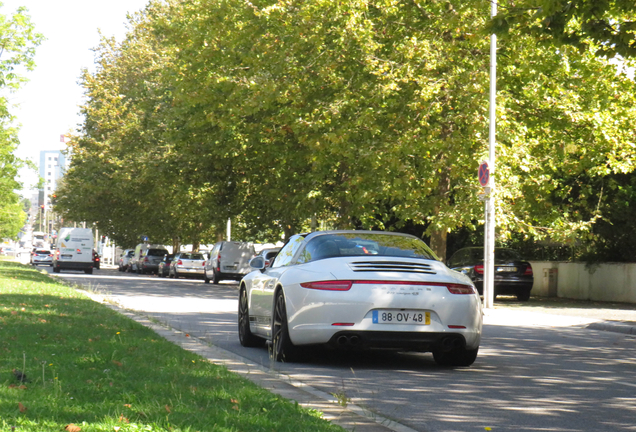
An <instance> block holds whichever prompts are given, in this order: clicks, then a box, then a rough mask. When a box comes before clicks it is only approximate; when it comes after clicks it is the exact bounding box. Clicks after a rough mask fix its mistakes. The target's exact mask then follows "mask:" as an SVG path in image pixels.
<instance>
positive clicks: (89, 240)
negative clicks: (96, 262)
mask: <svg viewBox="0 0 636 432" xmlns="http://www.w3.org/2000/svg"><path fill="white" fill-rule="evenodd" d="M60 270H84V273H86V274H92V273H93V231H91V230H90V229H89V228H62V229H60V232H59V233H58V236H57V247H56V250H55V253H54V254H53V271H54V272H55V273H59V272H60Z"/></svg>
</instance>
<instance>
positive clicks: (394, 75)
mask: <svg viewBox="0 0 636 432" xmlns="http://www.w3.org/2000/svg"><path fill="white" fill-rule="evenodd" d="M488 4H489V3H488V2H487V1H482V0H476V1H470V2H466V1H460V0H456V1H450V2H444V3H441V2H430V1H425V0H412V1H408V2H402V1H397V0H373V1H371V0H356V1H349V2H333V1H331V0H312V1H300V0H285V1H283V0H280V1H271V0H268V1H252V2H244V1H237V0H197V1H191V2H180V1H176V0H174V1H165V2H156V3H151V4H150V5H149V6H148V8H147V9H146V10H145V11H144V12H143V13H140V14H138V15H136V16H135V17H134V19H133V20H131V22H130V26H131V31H130V33H129V35H128V37H127V38H126V39H125V40H124V41H123V42H122V43H120V44H118V43H116V42H115V41H112V40H104V41H103V42H102V45H101V46H100V47H99V48H98V50H97V52H98V60H99V69H98V71H97V72H96V73H95V74H92V75H91V74H88V73H86V74H85V75H84V80H83V85H84V87H85V88H86V93H87V96H88V98H87V103H86V105H85V106H84V108H83V112H84V114H85V121H84V123H83V124H82V128H81V130H80V131H79V132H80V133H79V134H77V136H76V137H74V139H73V141H72V142H71V144H70V145H71V150H72V153H73V160H72V165H71V168H70V170H69V172H68V173H67V175H66V179H65V184H64V186H63V188H62V191H61V193H58V195H59V196H60V197H61V198H60V199H58V210H61V211H62V212H64V213H65V214H66V215H67V216H68V217H71V218H72V219H75V220H87V221H94V222H97V223H98V225H99V226H100V230H102V231H103V232H104V230H105V232H109V233H110V234H111V235H112V236H113V237H114V238H115V239H119V241H120V242H128V243H131V242H134V239H135V238H138V236H139V235H140V234H150V235H151V237H153V238H154V239H156V240H157V241H169V240H170V239H174V238H175V237H178V238H179V239H182V240H184V241H185V239H188V241H189V242H192V243H196V244H198V242H208V241H211V240H214V239H215V238H216V236H217V234H218V233H219V232H222V230H223V228H224V226H225V221H226V220H227V218H232V220H233V221H234V227H236V228H238V236H239V237H240V236H242V237H244V238H249V239H256V238H258V239H267V240H276V239H278V238H279V236H280V235H281V234H284V235H286V236H288V235H290V234H292V233H294V232H298V231H300V230H306V229H309V226H310V223H311V222H310V221H311V220H312V218H314V219H315V220H317V221H318V222H319V223H321V225H322V226H329V227H339V228H352V227H355V228H381V229H385V228H386V229H401V228H403V227H404V226H405V224H407V223H408V224H415V225H420V226H422V227H423V229H424V230H425V231H424V232H425V235H426V236H428V237H430V239H431V244H432V247H433V248H434V250H435V251H436V252H437V253H438V254H439V255H440V256H442V257H443V256H444V255H445V253H446V250H445V249H446V236H447V234H448V233H449V232H453V231H454V230H459V229H462V228H467V229H476V227H477V226H479V225H480V224H481V223H483V205H482V204H481V202H480V201H479V200H478V198H477V194H478V193H479V191H480V188H479V186H478V182H477V180H476V172H477V166H478V164H479V162H480V161H481V160H483V159H484V158H486V155H487V153H488V142H487V141H488V136H487V134H488V118H487V116H488V81H489V79H488V70H489V67H488V65H489V44H488V39H487V37H486V36H485V32H484V30H485V29H486V28H487V26H488V23H489V20H490V17H489V8H488ZM498 63H499V71H500V75H499V83H498V86H499V93H498V107H497V120H498V150H497V152H498V165H497V171H496V173H495V175H496V179H497V185H498V189H497V192H496V193H497V198H498V200H497V203H498V208H497V217H498V223H499V225H498V236H499V238H500V239H505V238H508V237H510V236H511V235H512V234H515V235H519V234H520V235H521V236H526V237H533V238H534V237H536V238H542V237H548V238H551V239H559V240H563V241H565V240H572V239H578V238H581V237H582V236H589V235H591V233H592V230H591V227H592V226H593V223H594V222H595V221H597V220H599V219H602V218H603V217H604V214H603V211H602V210H603V206H601V205H597V203H596V202H594V203H592V202H589V201H587V200H589V199H590V197H591V194H590V189H589V188H590V187H592V186H591V185H593V184H597V183H595V182H598V181H599V179H603V178H604V177H605V176H608V175H614V174H619V173H623V174H625V173H631V172H632V171H633V168H634V157H635V156H636V155H635V153H634V151H635V147H634V143H635V142H636V137H635V132H634V129H633V127H632V125H633V124H634V121H635V120H636V118H635V117H636V108H635V106H636V104H634V82H633V81H631V80H629V79H627V78H626V77H625V76H624V75H616V73H615V67H614V66H612V65H611V64H610V63H609V62H608V61H607V60H606V59H604V58H602V57H598V56H596V55H595V53H594V52H593V51H592V50H590V49H586V50H580V49H574V48H570V47H567V46H561V47H559V48H556V47H554V46H551V45H545V44H537V43H536V41H535V39H534V37H533V36H532V35H523V34H520V35H519V37H517V38H510V39H508V40H506V42H505V43H503V44H502V45H501V47H500V49H499V59H498ZM602 199H604V198H602ZM582 200H586V201H585V202H587V203H588V204H589V205H588V206H587V207H586V208H592V209H594V211H591V212H589V211H587V212H583V211H581V208H580V203H581V201H582Z"/></svg>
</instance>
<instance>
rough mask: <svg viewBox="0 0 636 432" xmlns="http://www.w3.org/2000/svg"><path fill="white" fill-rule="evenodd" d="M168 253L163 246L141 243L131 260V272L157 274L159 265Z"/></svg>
mask: <svg viewBox="0 0 636 432" xmlns="http://www.w3.org/2000/svg"><path fill="white" fill-rule="evenodd" d="M167 253H169V252H168V250H167V249H166V248H165V247H163V246H162V245H151V244H148V243H140V244H138V245H137V247H136V248H135V254H134V255H133V257H132V258H131V259H130V264H129V265H130V267H131V269H132V270H131V271H133V272H136V273H138V274H142V273H143V274H147V273H157V270H158V269H159V263H160V262H161V260H162V259H163V256H164V255H166V254H167Z"/></svg>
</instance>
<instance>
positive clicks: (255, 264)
mask: <svg viewBox="0 0 636 432" xmlns="http://www.w3.org/2000/svg"><path fill="white" fill-rule="evenodd" d="M250 267H252V268H253V269H255V270H263V269H264V268H265V258H263V257H262V256H258V257H256V258H252V259H251V260H250Z"/></svg>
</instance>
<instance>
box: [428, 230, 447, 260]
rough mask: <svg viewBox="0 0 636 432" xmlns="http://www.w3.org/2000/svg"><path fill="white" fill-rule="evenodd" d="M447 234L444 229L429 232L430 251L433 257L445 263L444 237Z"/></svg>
mask: <svg viewBox="0 0 636 432" xmlns="http://www.w3.org/2000/svg"><path fill="white" fill-rule="evenodd" d="M447 236H448V233H447V232H446V229H440V230H433V231H432V232H431V249H433V252H435V255H437V256H438V257H439V259H441V260H442V262H446V237H447Z"/></svg>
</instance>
